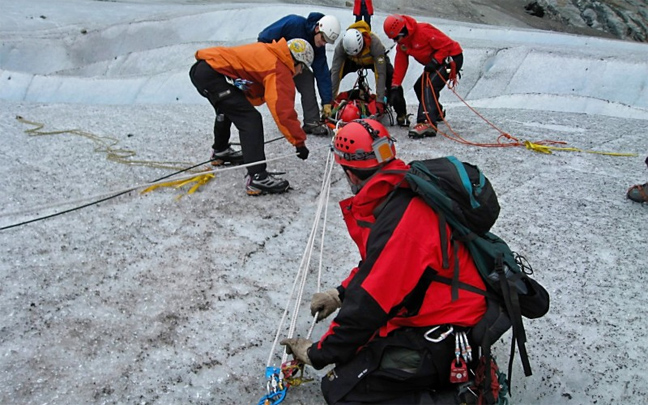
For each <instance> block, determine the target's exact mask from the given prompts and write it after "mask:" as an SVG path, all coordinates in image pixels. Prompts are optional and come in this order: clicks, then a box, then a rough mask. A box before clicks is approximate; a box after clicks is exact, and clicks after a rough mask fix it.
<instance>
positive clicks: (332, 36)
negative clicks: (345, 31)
mask: <svg viewBox="0 0 648 405" xmlns="http://www.w3.org/2000/svg"><path fill="white" fill-rule="evenodd" d="M317 25H318V26H319V32H321V33H322V36H323V37H324V40H325V41H326V42H327V43H329V44H334V43H335V41H337V39H338V37H339V36H340V31H341V30H342V28H341V27H340V22H339V21H338V19H337V18H336V17H335V16H332V15H325V16H324V17H322V18H320V20H319V21H318V22H317Z"/></svg>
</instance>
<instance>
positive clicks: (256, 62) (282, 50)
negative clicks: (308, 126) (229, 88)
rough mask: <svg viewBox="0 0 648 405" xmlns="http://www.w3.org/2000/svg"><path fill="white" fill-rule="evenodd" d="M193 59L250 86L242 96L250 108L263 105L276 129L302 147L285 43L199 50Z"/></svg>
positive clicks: (302, 134) (291, 65)
mask: <svg viewBox="0 0 648 405" xmlns="http://www.w3.org/2000/svg"><path fill="white" fill-rule="evenodd" d="M196 59H198V60H204V61H206V62H207V63H208V64H209V66H211V67H212V68H213V69H214V70H215V71H217V72H218V73H222V74H223V75H225V76H228V77H231V78H232V79H238V78H240V79H245V80H249V81H251V82H252V85H250V86H249V89H248V90H247V91H245V96H246V97H247V99H248V100H249V101H250V103H252V105H255V106H259V105H262V104H263V103H264V102H265V103H266V104H267V105H268V109H269V110H270V113H271V114H272V117H273V118H274V120H275V122H276V123H277V127H279V130H280V131H281V133H282V134H283V135H284V136H285V137H286V139H287V140H288V142H290V143H291V144H293V145H294V146H303V145H304V142H305V141H306V133H305V132H304V130H303V129H302V127H301V124H300V122H299V119H298V118H297V112H296V111H295V82H294V81H293V75H294V73H295V66H294V62H293V58H292V55H291V54H290V49H288V44H287V43H286V40H285V39H280V40H279V41H278V42H274V41H273V42H272V43H271V44H265V43H261V42H255V43H253V44H249V45H242V46H234V47H214V48H205V49H200V50H199V51H198V52H196Z"/></svg>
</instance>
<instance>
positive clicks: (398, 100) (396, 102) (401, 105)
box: [340, 56, 407, 117]
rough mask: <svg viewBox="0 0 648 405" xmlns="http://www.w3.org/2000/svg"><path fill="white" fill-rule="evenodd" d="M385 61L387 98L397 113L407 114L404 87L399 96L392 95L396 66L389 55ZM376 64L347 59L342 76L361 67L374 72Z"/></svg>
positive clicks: (400, 114)
mask: <svg viewBox="0 0 648 405" xmlns="http://www.w3.org/2000/svg"><path fill="white" fill-rule="evenodd" d="M385 63H386V64H387V67H386V74H385V97H387V100H389V104H391V106H392V107H394V111H396V115H397V116H399V117H401V116H404V115H405V114H407V106H406V105H405V97H404V95H403V94H402V91H403V89H402V88H401V89H400V91H401V94H400V95H399V96H397V97H392V95H391V83H392V77H394V66H393V65H392V63H391V61H390V60H389V58H388V57H386V56H385ZM373 68H374V66H373V65H370V66H361V65H358V64H357V63H355V62H354V61H352V60H350V59H347V60H346V61H345V62H344V67H343V68H342V77H341V78H340V79H342V78H344V76H346V75H348V74H349V73H353V72H357V71H358V70H360V69H369V70H371V71H372V72H373V70H374V69H373ZM378 101H381V102H382V101H383V100H378Z"/></svg>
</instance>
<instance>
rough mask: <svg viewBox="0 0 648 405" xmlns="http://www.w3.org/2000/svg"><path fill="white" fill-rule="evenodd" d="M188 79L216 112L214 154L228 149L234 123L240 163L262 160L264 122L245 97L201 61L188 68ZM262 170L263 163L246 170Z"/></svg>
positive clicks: (258, 171) (254, 172) (263, 152)
mask: <svg viewBox="0 0 648 405" xmlns="http://www.w3.org/2000/svg"><path fill="white" fill-rule="evenodd" d="M189 78H190V79H191V82H192V83H193V85H194V86H195V87H196V90H198V93H200V95H201V96H203V97H205V98H206V99H207V100H209V103H210V104H211V105H212V107H214V111H215V112H216V119H215V120H214V144H213V146H212V147H213V148H214V150H215V151H222V150H225V149H227V148H228V147H229V144H230V143H229V141H230V136H231V126H232V123H233V124H234V125H235V126H236V128H237V129H238V131H239V138H240V140H241V151H242V152H243V161H244V162H245V163H251V162H258V161H263V160H265V150H264V144H263V143H264V134H263V119H262V117H261V113H259V111H257V109H256V108H254V106H253V105H252V104H251V103H250V102H249V101H248V99H247V98H246V97H245V94H244V93H243V92H242V91H241V90H239V89H238V88H236V87H234V86H232V85H231V84H229V83H227V81H226V80H225V76H224V75H223V74H221V73H218V72H217V71H215V70H214V69H212V67H211V66H209V64H208V63H207V62H205V61H204V60H200V61H198V62H196V63H195V64H194V65H193V66H192V67H191V70H190V71H189ZM265 170H266V164H265V163H261V164H258V165H254V166H250V167H248V173H249V174H251V175H253V174H256V173H260V172H264V171H265Z"/></svg>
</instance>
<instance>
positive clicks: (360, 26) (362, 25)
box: [347, 20, 371, 33]
mask: <svg viewBox="0 0 648 405" xmlns="http://www.w3.org/2000/svg"><path fill="white" fill-rule="evenodd" d="M352 28H354V29H356V30H358V31H360V32H366V33H370V32H371V27H370V26H369V24H367V22H366V21H365V20H360V21H357V22H354V23H353V24H351V25H349V27H348V28H347V30H350V29H352Z"/></svg>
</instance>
